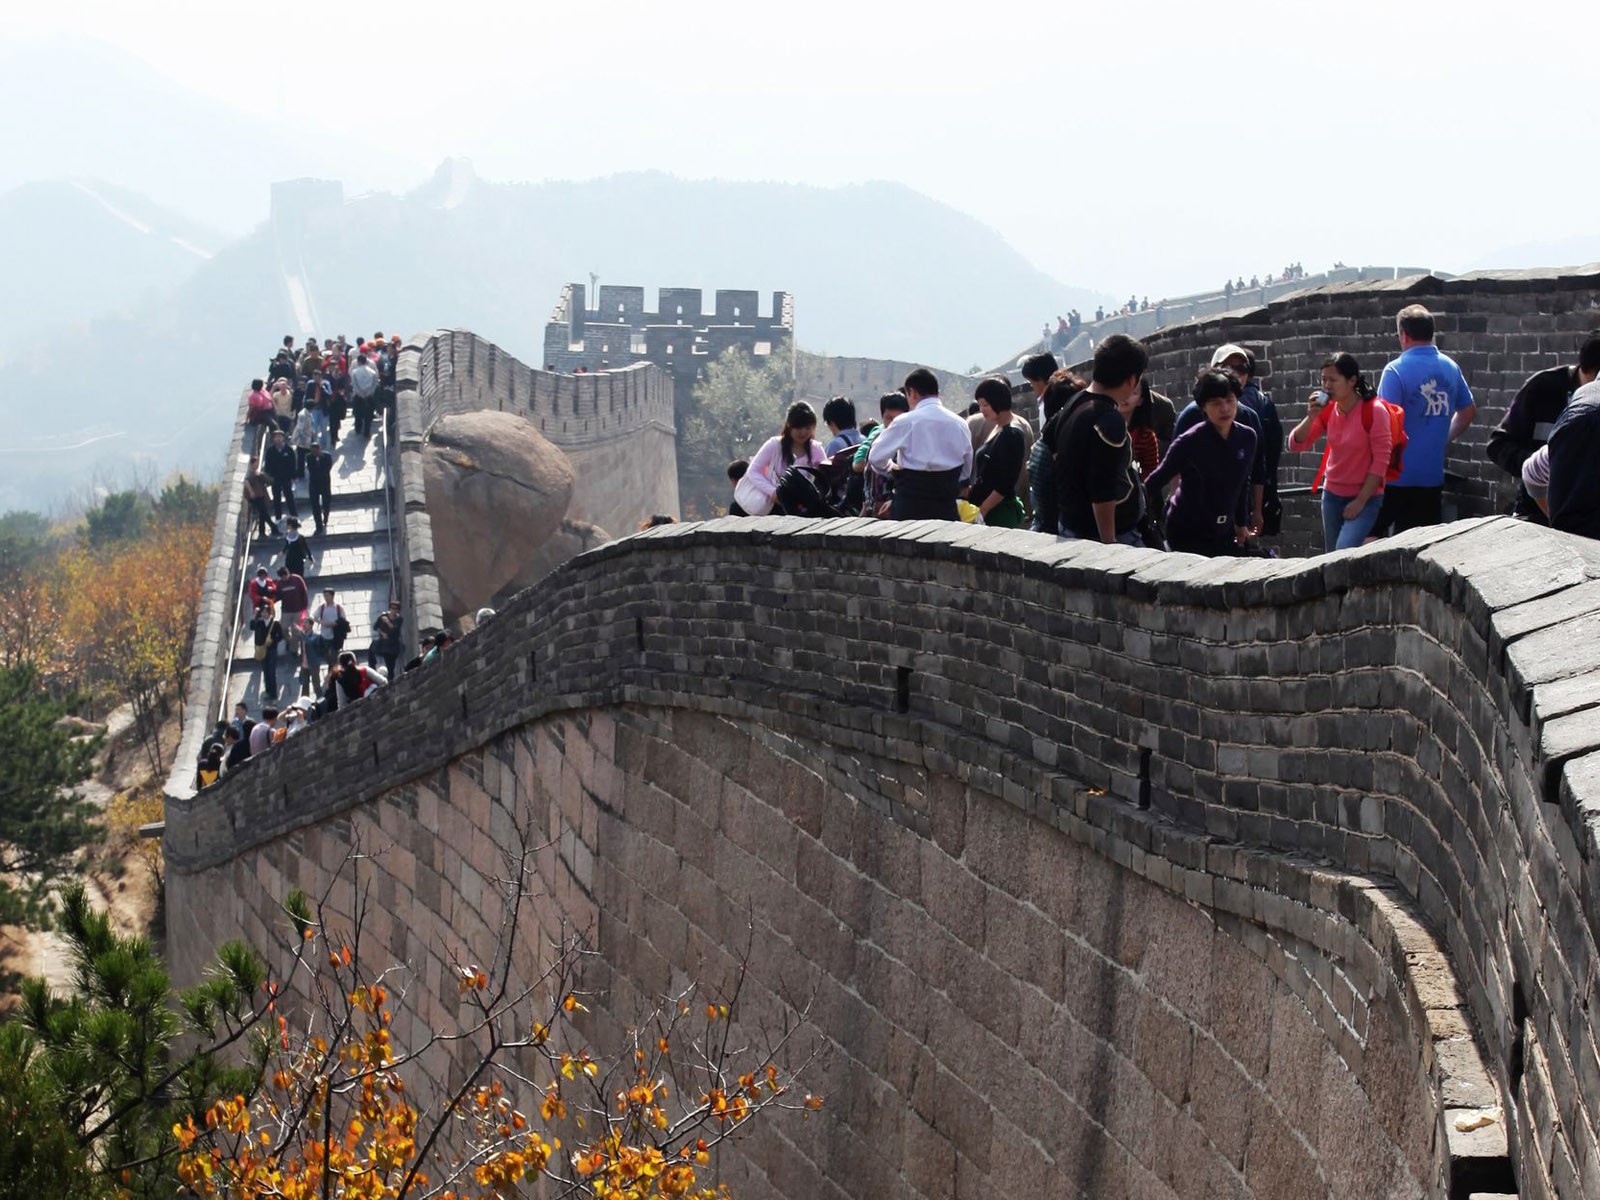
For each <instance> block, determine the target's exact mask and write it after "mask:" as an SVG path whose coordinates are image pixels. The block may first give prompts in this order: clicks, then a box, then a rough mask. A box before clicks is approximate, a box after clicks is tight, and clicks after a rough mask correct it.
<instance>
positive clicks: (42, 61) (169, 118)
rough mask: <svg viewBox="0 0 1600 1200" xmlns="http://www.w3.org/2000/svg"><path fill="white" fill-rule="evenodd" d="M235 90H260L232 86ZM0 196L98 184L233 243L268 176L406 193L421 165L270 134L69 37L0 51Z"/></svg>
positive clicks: (354, 142) (325, 137) (262, 202)
mask: <svg viewBox="0 0 1600 1200" xmlns="http://www.w3.org/2000/svg"><path fill="white" fill-rule="evenodd" d="M239 86H240V87H241V88H244V87H258V88H259V87H262V86H267V85H266V83H265V82H264V81H262V80H248V79H244V78H241V79H240V81H239ZM0 112H5V113H7V114H8V116H9V119H8V120H6V121H4V122H0V191H4V190H8V189H10V188H14V187H17V186H18V185H20V184H23V183H30V182H33V181H35V180H40V179H89V178H93V179H109V180H111V181H113V182H114V183H116V184H118V185H119V186H121V187H124V188H127V189H129V190H131V191H134V192H137V193H140V194H141V195H145V196H149V197H151V198H152V199H153V200H154V201H155V202H156V203H158V204H162V205H165V206H167V207H169V208H172V209H174V210H176V211H179V212H185V213H190V214H192V215H193V216H194V217H195V219H197V220H199V221H202V222H204V223H205V224H207V225H210V226H213V227H215V228H217V229H221V230H223V231H224V232H226V233H229V234H231V235H234V236H238V235H240V234H243V233H245V232H247V231H248V230H250V229H252V228H254V227H255V226H256V225H257V224H258V223H260V222H261V221H262V220H263V219H264V218H265V217H266V215H267V188H268V185H269V184H270V183H272V181H273V180H277V179H288V178H291V177H294V176H298V175H326V176H328V177H330V178H334V179H343V180H344V181H346V183H348V184H350V185H351V186H352V187H353V188H373V187H390V188H393V187H407V186H411V185H412V184H413V183H414V182H415V181H416V180H417V179H419V178H421V177H422V176H423V175H424V174H425V172H426V168H425V167H422V166H420V165H418V164H415V163H412V162H410V161H409V160H407V159H406V157H405V156H404V154H403V153H401V152H397V151H391V150H388V149H386V148H385V147H383V146H382V145H381V144H379V143H377V142H376V141H375V140H374V139H373V138H372V137H371V136H370V135H366V134H362V135H350V136H338V135H335V134H330V133H328V132H326V131H322V130H307V129H302V128H299V127H280V126H277V125H274V124H273V123H272V122H270V121H265V120H262V119H261V118H259V117H256V116H254V115H252V114H250V113H247V112H245V111H244V110H242V109H238V108H234V107H232V106H230V105H228V104H224V103H219V102H217V101H216V100H214V99H212V98H211V97H208V96H201V95H198V94H196V93H194V92H190V91H187V90H185V89H183V88H181V87H179V86H178V85H176V84H174V83H172V82H170V81H168V80H167V79H165V78H163V77H162V76H161V75H160V74H159V73H158V72H156V71H154V70H153V69H151V68H150V67H149V66H147V65H146V64H145V63H144V62H143V61H142V60H140V59H138V58H135V57H133V56H132V55H129V54H126V53H124V52H122V51H120V50H116V49H113V48H112V47H109V46H106V45H104V44H102V43H98V42H94V41H89V40H79V39H75V40H72V41H61V40H49V41H35V42H30V43H22V44H18V45H15V46H13V47H8V48H7V50H6V51H4V52H0Z"/></svg>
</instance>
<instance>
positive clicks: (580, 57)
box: [0, 0, 1600, 299]
mask: <svg viewBox="0 0 1600 1200" xmlns="http://www.w3.org/2000/svg"><path fill="white" fill-rule="evenodd" d="M14 7H15V6H7V11H6V13H5V15H3V16H0V35H9V36H10V37H12V38H18V37H23V38H31V37H34V36H39V35H46V36H51V35H67V36H92V37H95V38H98V39H101V40H103V41H105V42H108V43H110V44H112V45H115V46H118V47H121V48H123V49H125V50H127V51H130V52H132V53H134V54H136V55H138V56H139V57H141V58H143V59H145V60H146V61H147V62H149V63H150V64H151V65H153V66H154V67H155V68H156V69H158V70H159V71H161V72H162V73H163V74H165V75H167V76H169V77H171V78H173V79H174V80H175V81H178V82H180V83H182V84H183V85H184V86H186V87H189V88H192V89H194V90H196V91H199V92H202V93H205V94H207V95H210V96H214V97H217V98H219V99H224V100H227V101H229V102H231V103H234V104H237V105H239V106H241V107H244V108H247V109H249V110H251V111H253V112H255V113H258V114H260V115H264V116H267V117H271V118H274V119H277V120H281V121H283V122H285V123H288V124H291V125H294V126H297V127H302V128H304V129H306V130H307V131H308V136H309V135H310V134H312V133H315V134H316V135H317V136H321V137H330V136H332V137H337V136H357V137H367V138H379V139H383V140H385V141H387V143H388V145H389V146H390V147H391V148H392V149H393V150H395V151H396V152H397V153H400V154H403V155H405V156H408V157H409V158H411V159H414V160H415V162H416V164H417V172H418V177H419V178H420V177H421V175H422V173H423V172H425V171H427V170H428V169H430V168H431V167H432V166H434V165H436V164H437V162H438V161H439V160H440V159H442V158H444V157H446V156H449V155H464V156H467V157H469V158H471V159H472V160H473V163H474V166H475V167H476V168H477V170H478V173H479V174H481V175H483V176H485V177H487V178H490V179H503V180H513V179H526V180H538V179H549V178H585V177H589V176H593V175H600V174H607V173H610V172H614V171H622V170H632V169H641V168H658V169H664V170H670V171H673V172H675V173H677V174H679V175H684V176H689V177H722V178H729V179H779V180H788V181H795V182H805V183H815V184H837V183H846V182H853V181H861V180H866V179H893V180H898V181H901V182H904V183H906V184H909V185H911V186H913V187H916V188H918V189H919V190H922V191H924V192H927V193H928V194H930V195H932V196H934V197H935V198H937V199H940V200H943V201H946V202H947V203H950V204H952V205H955V206H956V207H958V208H961V209H963V210H964V211H966V212H969V213H971V214H973V215H974V216H977V217H978V218H980V219H981V220H983V221H986V222H987V223H989V224H991V225H993V226H994V227H995V228H996V229H998V230H999V231H1000V232H1001V233H1002V234H1003V235H1004V236H1005V237H1006V238H1007V239H1009V240H1010V241H1011V242H1012V243H1013V244H1014V245H1015V246H1017V247H1018V248H1019V249H1020V250H1021V251H1022V252H1023V253H1024V254H1026V255H1027V256H1029V257H1030V258H1031V259H1032V260H1033V261H1034V262H1036V263H1037V264H1038V265H1039V266H1040V267H1042V268H1043V269H1044V270H1046V271H1048V272H1050V273H1051V274H1053V275H1055V276H1057V277H1058V278H1060V279H1061V280H1063V281H1065V282H1068V283H1072V284H1078V285H1083V286H1089V287H1096V288H1100V289H1102V290H1105V291H1108V292H1114V293H1117V294H1125V293H1126V292H1128V291H1130V290H1132V291H1137V292H1139V293H1141V294H1145V293H1148V294H1149V295H1150V296H1151V298H1152V299H1154V298H1156V296H1157V295H1160V294H1177V293H1179V292H1183V291H1188V290H1193V289H1195V288H1199V287H1209V286H1215V285H1217V284H1219V283H1220V281H1221V279H1222V277H1223V276H1224V275H1226V274H1228V273H1241V272H1242V273H1244V274H1245V275H1247V276H1248V275H1249V274H1250V273H1251V272H1256V271H1258V272H1261V273H1262V274H1265V273H1266V272H1268V271H1273V270H1276V269H1278V268H1279V267H1281V266H1282V265H1283V264H1284V263H1285V262H1288V261H1290V260H1292V259H1299V260H1301V261H1303V262H1304V263H1305V265H1306V267H1307V268H1308V269H1315V268H1318V267H1321V266H1324V265H1326V264H1328V263H1331V262H1332V261H1333V260H1335V259H1343V260H1344V261H1346V262H1349V263H1352V264H1354V263H1360V262H1369V263H1397V264H1403V265H1416V266H1431V267H1435V268H1438V269H1445V270H1461V269H1466V268H1468V267H1471V266H1473V265H1475V264H1476V263H1478V262H1479V261H1481V260H1483V259H1484V258H1485V257H1487V256H1489V255H1490V254H1491V253H1493V252H1495V251H1498V250H1503V249H1505V248H1508V247H1518V246H1523V245H1526V244H1530V243H1551V242H1557V241H1561V240H1563V239H1571V238H1578V237H1586V236H1595V235H1600V218H1596V217H1595V216H1594V215H1593V210H1594V197H1595V195H1596V194H1597V193H1600V163H1597V160H1596V155H1595V153H1594V140H1593V138H1594V130H1593V122H1594V117H1595V114H1596V112H1597V111H1600V103H1597V96H1600V66H1597V65H1596V62H1595V58H1594V56H1593V55H1592V53H1591V51H1592V48H1593V46H1594V45H1595V44H1596V41H1597V37H1596V35H1597V34H1600V4H1596V3H1594V2H1593V0H1588V2H1572V3H1566V2H1559V0H1526V2H1524V3H1519V4H1510V3H1506V2H1505V0H1499V2H1497V3H1486V2H1481V0H1453V2H1452V3H1448V4H1438V5H1414V4H1400V3H1396V2H1394V0H1386V2H1382V3H1379V2H1376V0H1351V2H1346V3H1330V2H1324V3H1302V2H1298V0H1263V2H1254V0H1210V2H1208V3H1204V4H1195V3H1176V2H1172V0H1122V2H1119V3H1108V4H1105V5H1102V6H1098V7H1096V8H1094V9H1086V8H1085V7H1084V6H1082V5H1075V4H1070V3H1069V4H1062V3H1016V2H1013V0H991V2H988V3H983V4H948V5H938V6H936V5H926V6H916V7H913V6H911V5H908V4H895V5H888V4H878V3H874V2H873V0H855V2H853V3H841V2H838V0H812V2H810V3H807V4H804V5H771V4H758V5H752V4H748V3H731V2H728V0H698V2H696V3H692V4H667V3H662V2H661V0H654V2H650V0H645V2H640V0H608V2H607V3H605V4H592V3H567V4H559V5H554V4H549V3H545V2H543V0H536V2H535V3H533V4H523V3H515V4H509V3H508V4H490V3H475V2H473V0H457V2H456V3H452V4H443V5H441V4H438V3H432V2H430V3H426V4H424V3H415V2H413V0H389V2H388V3H385V4H382V5H377V6H372V5H353V4H345V3H338V2H333V3H330V2H328V0H317V2H316V3H311V2H306V0H275V2H274V3H272V4H269V5H266V6H261V5H218V4H216V3H215V0H207V2H205V3H197V2H187V0H142V2H141V3H140V4H137V5H129V4H126V3H125V2H124V0H55V2H53V3H51V4H49V5H37V6H35V7H36V11H33V12H31V13H29V14H27V15H19V14H15V13H13V12H12V11H11V9H12V8H14ZM313 57H314V60H315V65H313V63H312V61H311V59H312V58H313ZM264 203H265V201H264V198H263V207H264Z"/></svg>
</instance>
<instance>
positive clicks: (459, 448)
mask: <svg viewBox="0 0 1600 1200" xmlns="http://www.w3.org/2000/svg"><path fill="white" fill-rule="evenodd" d="M422 478H423V482H424V484H425V485H426V487H427V496H428V516H429V518H430V520H431V522H432V525H433V555H434V565H435V567H436V568H437V570H438V575H439V599H440V603H441V604H442V605H443V607H444V616H445V620H446V621H453V620H455V619H456V618H458V617H460V616H461V615H462V614H464V613H470V612H473V611H475V610H476V609H477V608H478V607H479V606H481V605H484V604H488V603H489V601H490V599H491V598H492V597H494V596H495V595H496V594H497V593H499V592H500V591H501V589H503V588H504V587H505V586H506V585H507V584H509V583H511V582H512V581H513V580H516V579H519V578H521V577H523V576H524V575H525V573H526V572H527V571H528V569H529V568H530V567H531V566H533V565H534V564H535V563H536V562H539V561H543V560H544V559H543V557H542V556H541V550H542V549H543V547H544V546H545V543H546V542H547V541H549V540H550V537H551V535H552V534H554V533H556V532H557V531H558V530H560V528H561V524H562V520H563V519H564V518H565V516H566V514H567V505H568V503H570V502H571V500H572V485H573V478H574V477H573V471H572V463H571V461H570V460H569V459H568V458H567V456H566V455H565V454H563V453H562V452H561V450H560V449H559V448H558V447H556V446H554V445H552V444H551V443H550V442H549V441H547V440H546V439H545V437H544V435H543V434H541V433H540V432H539V431H538V430H537V429H535V428H534V427H533V426H532V425H530V424H529V423H528V422H527V421H525V420H523V419H522V418H521V417H519V416H516V415H515V414H514V413H503V412H471V413H460V414H457V415H453V416H445V417H440V418H439V419H438V420H437V421H435V422H434V423H433V428H432V429H430V430H429V431H428V440H427V442H426V443H425V444H424V446H423V451H422Z"/></svg>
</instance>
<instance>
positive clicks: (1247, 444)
mask: <svg viewBox="0 0 1600 1200" xmlns="http://www.w3.org/2000/svg"><path fill="white" fill-rule="evenodd" d="M1240 390H1241V386H1240V383H1239V380H1238V379H1237V378H1236V377H1235V376H1233V375H1231V374H1230V373H1228V372H1227V371H1223V370H1219V369H1216V368H1209V369H1207V370H1204V371H1201V372H1200V375H1199V377H1198V378H1197V379H1196V380H1195V385H1194V402H1195V405H1196V406H1197V407H1198V408H1199V409H1200V411H1201V412H1203V413H1204V414H1205V420H1204V421H1203V422H1201V423H1200V424H1198V425H1192V426H1190V427H1189V428H1188V429H1186V430H1184V431H1183V432H1182V433H1180V434H1179V435H1178V436H1177V437H1176V438H1174V439H1173V440H1172V445H1170V446H1168V447H1167V454H1166V457H1165V458H1163V459H1162V460H1161V465H1160V466H1158V467H1157V468H1156V469H1155V471H1153V472H1152V473H1151V475H1150V478H1149V480H1147V481H1146V486H1147V487H1148V488H1149V490H1150V496H1151V500H1152V504H1153V503H1154V502H1155V501H1156V500H1158V499H1159V498H1160V496H1161V491H1162V489H1163V488H1164V487H1166V485H1167V484H1169V483H1171V482H1172V481H1173V480H1177V481H1178V486H1177V487H1176V488H1175V489H1173V492H1172V495H1171V496H1170V497H1169V498H1168V500H1167V505H1166V526H1167V546H1168V547H1169V548H1170V549H1172V550H1180V551H1184V552H1187V553H1189V554H1203V555H1205V556H1206V557H1208V558H1214V557H1217V556H1220V555H1228V554H1236V553H1238V548H1239V546H1240V545H1241V544H1242V543H1243V542H1244V541H1245V540H1246V539H1247V538H1249V537H1251V536H1253V535H1254V533H1255V532H1256V531H1255V530H1254V529H1253V528H1252V527H1251V524H1250V508H1251V505H1250V487H1249V484H1250V471H1251V468H1252V467H1253V465H1254V463H1255V457H1256V434H1255V431H1254V430H1253V429H1250V428H1248V427H1246V426H1245V425H1244V424H1242V423H1241V422H1239V421H1237V420H1235V417H1236V416H1237V415H1238V411H1239V393H1240Z"/></svg>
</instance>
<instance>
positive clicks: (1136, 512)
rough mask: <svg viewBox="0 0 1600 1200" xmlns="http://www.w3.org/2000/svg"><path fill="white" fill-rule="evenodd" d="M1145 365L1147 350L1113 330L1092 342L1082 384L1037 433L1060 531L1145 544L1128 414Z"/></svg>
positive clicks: (1141, 491) (1067, 536) (1075, 536)
mask: <svg viewBox="0 0 1600 1200" xmlns="http://www.w3.org/2000/svg"><path fill="white" fill-rule="evenodd" d="M1149 365H1150V352H1149V351H1148V350H1146V349H1145V347H1144V344H1143V343H1142V342H1137V341H1135V340H1134V339H1133V338H1131V337H1129V336H1128V335H1127V334H1125V333H1114V334H1112V335H1111V336H1110V337H1108V338H1106V339H1105V340H1104V341H1102V342H1101V343H1100V344H1099V345H1098V346H1096V347H1095V351H1094V369H1093V371H1092V373H1091V375H1090V379H1089V386H1088V387H1087V388H1085V389H1084V390H1083V391H1081V392H1079V393H1078V394H1077V395H1076V396H1074V397H1073V398H1072V399H1070V400H1069V401H1067V403H1066V405H1065V407H1063V408H1062V409H1060V411H1058V412H1057V413H1056V414H1055V416H1053V417H1051V418H1050V420H1049V422H1048V423H1047V424H1046V426H1045V429H1044V432H1043V433H1042V434H1041V435H1040V440H1042V441H1043V442H1044V443H1045V444H1046V445H1047V446H1049V447H1050V453H1051V454H1052V455H1054V456H1055V457H1054V461H1053V464H1052V467H1051V472H1050V474H1051V477H1052V478H1053V480H1054V481H1055V485H1056V508H1057V510H1058V516H1059V536H1060V537H1063V538H1065V539H1067V540H1069V541H1077V540H1082V541H1098V542H1104V543H1107V544H1109V543H1112V542H1120V543H1122V544H1123V545H1127V546H1141V545H1143V544H1144V539H1143V537H1142V536H1141V535H1140V532H1139V526H1140V524H1141V522H1142V521H1143V519H1144V515H1145V488H1144V480H1142V479H1141V478H1140V477H1139V469H1138V467H1137V466H1135V465H1134V461H1133V443H1132V441H1131V439H1130V438H1129V437H1128V417H1129V416H1131V415H1132V414H1133V410H1134V409H1135V408H1137V407H1138V405H1139V401H1140V399H1141V397H1142V395H1143V393H1142V391H1141V388H1140V384H1141V382H1142V381H1143V379H1144V373H1145V371H1146V370H1147V369H1148V367H1149ZM1052 386H1053V385H1052ZM1202 419H1204V418H1202Z"/></svg>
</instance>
